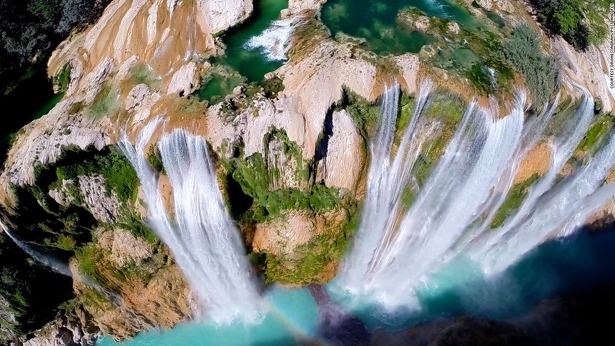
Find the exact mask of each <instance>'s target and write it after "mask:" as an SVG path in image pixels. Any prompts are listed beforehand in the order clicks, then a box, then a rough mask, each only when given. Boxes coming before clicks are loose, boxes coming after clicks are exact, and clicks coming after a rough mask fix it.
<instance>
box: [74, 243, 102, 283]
mask: <svg viewBox="0 0 615 346" xmlns="http://www.w3.org/2000/svg"><path fill="white" fill-rule="evenodd" d="M75 258H76V259H77V261H78V263H79V266H78V268H79V272H80V273H81V274H84V275H85V276H86V277H88V278H90V279H93V280H96V281H98V282H101V281H102V280H101V279H102V278H101V277H100V276H99V274H98V269H97V268H98V264H99V263H101V260H102V258H103V253H102V251H100V250H99V249H98V248H97V247H96V246H95V245H94V244H88V245H86V246H83V247H81V248H79V249H78V250H77V251H76V252H75Z"/></svg>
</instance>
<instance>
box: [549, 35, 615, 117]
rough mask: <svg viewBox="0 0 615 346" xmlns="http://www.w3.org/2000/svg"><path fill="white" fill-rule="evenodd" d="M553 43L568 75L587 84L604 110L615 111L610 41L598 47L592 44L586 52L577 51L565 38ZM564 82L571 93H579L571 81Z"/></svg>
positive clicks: (552, 41)
mask: <svg viewBox="0 0 615 346" xmlns="http://www.w3.org/2000/svg"><path fill="white" fill-rule="evenodd" d="M551 45H552V48H553V50H554V51H555V52H556V53H557V55H558V56H559V58H560V61H561V62H562V66H563V69H564V73H565V74H566V76H567V77H568V78H570V79H572V80H574V81H576V82H577V83H580V84H582V85H583V86H585V87H586V88H587V89H588V90H589V91H590V92H591V93H592V95H594V97H595V98H596V99H598V100H600V101H601V103H602V111H603V112H606V113H613V110H614V107H613V105H615V89H613V90H611V89H609V85H608V78H607V75H608V63H607V62H608V61H609V60H608V52H609V47H608V42H606V41H605V42H604V43H603V44H602V45H600V46H598V47H596V46H593V45H592V46H590V47H588V49H587V51H586V52H578V51H576V50H575V49H574V48H573V47H572V46H570V44H568V43H567V42H566V41H564V39H563V38H554V39H552V40H551ZM564 83H565V84H564V85H565V86H567V89H568V92H569V93H570V94H573V95H576V94H577V93H578V91H576V90H575V89H574V88H573V87H572V86H571V85H570V84H569V83H566V81H564Z"/></svg>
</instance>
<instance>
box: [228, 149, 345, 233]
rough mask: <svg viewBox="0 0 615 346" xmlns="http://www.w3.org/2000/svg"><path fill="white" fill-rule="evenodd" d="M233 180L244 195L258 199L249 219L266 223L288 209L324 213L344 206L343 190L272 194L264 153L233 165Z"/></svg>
mask: <svg viewBox="0 0 615 346" xmlns="http://www.w3.org/2000/svg"><path fill="white" fill-rule="evenodd" d="M229 166H230V170H231V172H232V174H231V175H232V178H233V179H234V181H236V182H237V183H239V185H240V186H241V189H242V190H243V192H244V193H245V194H246V195H248V196H250V197H252V198H253V199H254V201H253V204H252V207H251V208H250V210H249V211H248V214H247V215H246V218H248V219H250V220H253V221H256V222H262V221H265V220H269V219H272V218H275V217H278V216H280V215H281V213H282V212H283V211H284V210H289V209H300V210H311V211H322V210H327V209H333V208H335V207H336V206H338V205H339V204H340V203H341V199H340V196H339V191H338V190H337V189H334V188H330V187H326V186H324V185H320V184H316V185H314V186H313V187H312V188H311V190H310V191H302V190H299V189H280V190H275V191H270V189H269V182H270V178H269V177H270V174H269V171H268V170H267V167H266V164H265V160H264V159H263V157H262V155H261V154H260V153H256V154H253V155H251V156H249V157H247V158H246V159H233V160H231V162H230V163H229Z"/></svg>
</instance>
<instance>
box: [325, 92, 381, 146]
mask: <svg viewBox="0 0 615 346" xmlns="http://www.w3.org/2000/svg"><path fill="white" fill-rule="evenodd" d="M342 109H346V111H347V112H348V114H350V117H351V118H352V120H353V121H354V123H355V125H356V126H357V128H358V129H359V131H360V132H361V135H362V136H363V137H364V138H370V137H371V136H373V134H374V133H376V130H377V128H378V121H379V119H380V106H379V105H378V104H376V103H374V102H369V101H368V100H366V99H365V98H364V97H361V96H359V95H358V94H356V93H355V92H353V91H352V90H350V89H348V88H344V91H343V95H342V99H341V101H340V102H339V103H338V104H337V105H336V110H337V111H339V110H342Z"/></svg>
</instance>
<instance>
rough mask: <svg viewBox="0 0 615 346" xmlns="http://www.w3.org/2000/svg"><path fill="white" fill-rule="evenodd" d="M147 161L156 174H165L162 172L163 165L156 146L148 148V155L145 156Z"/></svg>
mask: <svg viewBox="0 0 615 346" xmlns="http://www.w3.org/2000/svg"><path fill="white" fill-rule="evenodd" d="M147 161H148V162H149V164H150V166H152V168H153V169H154V170H155V171H156V172H158V173H161V174H166V173H165V171H164V164H163V163H162V156H161V155H160V150H158V147H157V146H155V145H152V146H151V147H150V149H149V154H148V155H147Z"/></svg>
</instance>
